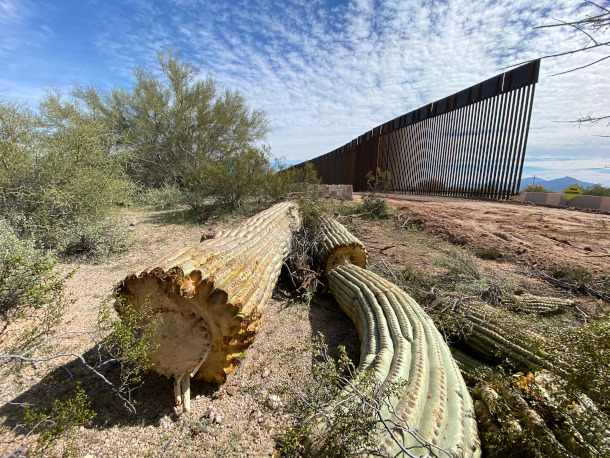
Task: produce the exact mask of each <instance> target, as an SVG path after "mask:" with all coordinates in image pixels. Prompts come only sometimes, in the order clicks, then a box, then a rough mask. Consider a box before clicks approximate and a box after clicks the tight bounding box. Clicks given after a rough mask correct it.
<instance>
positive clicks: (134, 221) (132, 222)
mask: <svg viewBox="0 0 610 458" xmlns="http://www.w3.org/2000/svg"><path fill="white" fill-rule="evenodd" d="M137 224H138V220H137V219H133V220H131V222H130V223H129V225H130V226H135V225H137Z"/></svg>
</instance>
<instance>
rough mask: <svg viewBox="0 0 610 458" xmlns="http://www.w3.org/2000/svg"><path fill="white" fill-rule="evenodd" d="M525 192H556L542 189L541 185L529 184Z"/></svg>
mask: <svg viewBox="0 0 610 458" xmlns="http://www.w3.org/2000/svg"><path fill="white" fill-rule="evenodd" d="M523 192H547V193H549V192H554V191H549V190H548V189H545V188H544V187H542V186H541V185H539V184H528V185H527V188H525V191H523Z"/></svg>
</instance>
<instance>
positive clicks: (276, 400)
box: [267, 394, 282, 410]
mask: <svg viewBox="0 0 610 458" xmlns="http://www.w3.org/2000/svg"><path fill="white" fill-rule="evenodd" d="M281 402H282V399H281V398H280V397H279V396H278V395H277V394H272V395H270V396H269V397H268V398H267V405H268V406H269V408H271V409H273V410H275V409H277V408H278V407H279V406H280V404H281Z"/></svg>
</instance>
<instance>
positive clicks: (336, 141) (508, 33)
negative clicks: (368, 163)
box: [0, 0, 610, 181]
mask: <svg viewBox="0 0 610 458" xmlns="http://www.w3.org/2000/svg"><path fill="white" fill-rule="evenodd" d="M4 4H6V5H9V6H7V8H6V10H7V11H9V10H10V11H12V10H11V9H10V6H11V5H14V3H12V2H10V1H8V0H0V5H4ZM579 4H580V2H578V1H576V0H540V1H538V2H531V0H513V1H512V2H500V1H497V0H481V1H479V2H471V1H470V0H445V1H432V0H408V1H405V0H375V1H373V0H358V1H356V0H353V1H333V2H330V1H329V2H326V1H322V0H313V1H307V0H292V1H289V0H287V1H285V2H274V1H271V0H250V1H246V0H241V1H234V2H223V1H210V0H205V1H204V0H170V1H168V2H156V1H153V0H128V1H124V2H123V1H121V2H119V1H98V2H96V3H95V5H90V4H88V5H89V14H91V15H92V17H94V18H95V27H93V28H92V30H90V31H84V32H83V33H85V32H87V34H86V35H85V36H84V37H83V44H82V47H83V48H84V49H87V50H88V52H90V53H92V54H94V55H96V56H99V58H98V63H99V67H100V68H101V69H104V70H105V72H102V71H100V72H99V74H83V75H71V80H72V79H76V80H80V81H81V82H84V83H88V82H91V81H93V82H94V83H96V84H98V85H100V86H102V87H104V86H106V87H109V86H110V85H112V83H113V82H114V83H118V84H121V85H127V84H129V83H130V81H131V69H132V67H133V66H134V65H136V64H139V65H153V64H154V60H155V53H156V51H157V50H158V49H159V48H161V47H163V46H167V45H170V46H173V47H174V48H176V49H178V50H179V51H181V53H182V55H183V56H184V57H185V58H188V59H191V60H195V61H197V62H199V63H200V64H201V67H202V69H203V70H204V73H205V72H207V71H211V72H212V73H213V74H214V75H215V76H216V78H217V79H218V80H219V81H220V82H222V83H224V84H226V85H227V86H229V87H232V88H239V89H240V90H241V91H242V92H243V93H244V94H245V95H246V97H247V99H248V101H249V103H250V104H251V105H252V106H254V107H257V108H262V109H264V110H265V111H266V112H267V113H268V115H269V117H270V119H271V121H272V127H273V132H272V133H271V134H270V135H269V143H270V144H271V146H272V150H273V152H274V153H275V154H277V155H284V156H286V157H287V158H288V159H295V160H296V159H307V158H311V157H314V156H317V155H319V154H323V153H325V152H327V151H330V150H332V149H334V148H336V147H338V146H340V145H342V144H344V143H346V142H347V141H349V140H351V139H352V138H354V137H356V136H358V135H360V134H362V133H363V132H365V131H367V130H369V129H370V128H372V127H374V126H376V125H378V124H381V123H382V122H385V121H387V120H389V119H392V118H394V117H396V116H398V115H400V114H402V113H405V112H407V111H409V110H412V109H415V108H418V107H420V106H422V105H424V104H426V103H429V102H432V101H434V100H437V99H439V98H442V97H444V96H446V95H449V94H451V93H453V92H456V91H458V90H460V89H462V88H464V87H467V86H470V85H472V84H475V83H477V82H479V81H481V80H483V79H485V78H488V77H491V76H493V75H495V74H498V73H500V72H502V71H504V70H503V69H504V68H505V67H507V66H509V65H513V64H516V63H518V62H521V61H526V60H528V59H533V58H537V57H540V56H543V55H548V54H552V53H557V52H561V51H566V50H569V49H573V48H577V47H579V46H582V45H584V44H585V43H586V42H585V41H583V38H584V37H583V36H580V35H579V34H578V33H575V32H571V31H567V30H562V29H533V27H535V26H538V25H542V24H549V23H552V22H553V18H561V19H566V20H570V19H573V18H574V17H576V16H577V15H578V14H582V13H581V12H578V11H577V10H576V8H577V6H578V5H579ZM2 8H3V6H0V21H2V18H3V15H2V14H3V13H2V12H3V9H2ZM7 14H8V13H7ZM49 27H51V28H53V24H49ZM0 33H1V32H0ZM58 33H60V32H59V31H56V34H58ZM22 44H23V46H26V47H27V44H26V42H25V41H22ZM601 52H602V51H600V50H592V51H589V52H587V53H581V54H575V55H573V56H571V57H564V58H556V59H548V60H545V61H543V63H542V68H541V77H540V83H539V84H538V86H537V88H536V97H535V101H534V111H533V115H532V130H531V132H530V136H529V140H528V144H529V147H530V149H529V150H528V157H530V155H531V158H532V159H535V158H536V157H540V156H544V155H549V156H551V155H553V154H555V152H557V151H559V153H557V155H566V154H567V153H566V152H567V151H572V154H581V155H583V156H586V157H591V158H593V157H596V158H601V160H602V162H603V161H606V162H610V146H609V141H608V139H607V138H606V139H604V138H601V137H596V136H595V134H599V133H601V132H604V133H607V132H608V128H607V127H605V126H603V125H601V124H600V125H598V126H594V127H592V128H588V127H581V128H580V129H579V128H578V127H577V126H574V125H572V124H565V123H560V122H558V121H564V120H573V119H576V118H577V117H578V116H579V115H580V114H583V115H586V114H588V113H593V114H600V113H603V112H605V111H609V110H608V108H607V105H608V104H607V100H606V99H607V97H605V95H607V94H608V93H610V79H609V78H607V76H606V75H607V74H608V73H609V72H608V70H609V69H610V68H609V66H610V62H607V63H603V64H600V65H599V66H594V67H591V68H589V69H584V70H581V71H578V72H574V73H569V74H566V75H562V76H556V77H550V76H549V75H551V74H555V73H558V72H561V71H565V70H568V69H570V68H574V67H577V66H579V65H582V64H583V63H586V62H590V61H591V60H594V59H595V58H596V57H598V56H600V55H601ZM83 80H84V81H83ZM0 84H3V82H2V81H1V80H0ZM530 151H531V153H530ZM528 160H529V159H528ZM562 163H563V162H562ZM528 164H530V162H528ZM547 166H548V167H554V166H553V165H552V164H548V163H547ZM557 170H558V171H559V170H561V169H557ZM583 170H584V168H583ZM589 181H591V180H589Z"/></svg>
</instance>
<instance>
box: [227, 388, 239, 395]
mask: <svg viewBox="0 0 610 458" xmlns="http://www.w3.org/2000/svg"><path fill="white" fill-rule="evenodd" d="M227 394H228V395H229V396H235V395H236V394H237V387H236V386H230V387H228V388H227Z"/></svg>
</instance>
